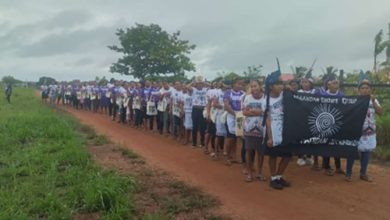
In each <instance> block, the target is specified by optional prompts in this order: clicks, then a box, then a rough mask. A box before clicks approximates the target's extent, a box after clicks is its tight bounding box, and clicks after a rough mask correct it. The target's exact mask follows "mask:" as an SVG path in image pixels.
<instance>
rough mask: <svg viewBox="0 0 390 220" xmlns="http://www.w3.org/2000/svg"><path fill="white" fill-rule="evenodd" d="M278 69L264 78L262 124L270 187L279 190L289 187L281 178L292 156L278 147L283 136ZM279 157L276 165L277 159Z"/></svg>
mask: <svg viewBox="0 0 390 220" xmlns="http://www.w3.org/2000/svg"><path fill="white" fill-rule="evenodd" d="M280 75H281V73H280V71H275V72H273V73H271V74H270V75H269V76H268V77H267V79H266V91H267V92H266V98H265V99H264V104H263V105H262V106H264V108H265V109H263V112H264V118H263V125H264V123H265V125H266V136H264V138H266V142H265V144H266V145H267V148H266V150H265V154H266V155H268V156H269V160H268V162H269V168H270V174H271V180H270V187H271V188H273V189H278V190H281V189H283V188H284V187H290V185H291V184H290V183H289V182H288V181H286V180H285V179H284V178H283V174H284V171H285V170H286V168H287V166H288V163H289V162H290V159H291V157H292V154H291V153H290V152H286V151H284V150H281V149H280V148H278V146H279V145H280V144H281V143H282V137H283V134H282V132H283V114H284V113H283V82H282V81H281V79H280ZM278 157H280V158H281V160H280V162H279V165H278V166H277V159H278Z"/></svg>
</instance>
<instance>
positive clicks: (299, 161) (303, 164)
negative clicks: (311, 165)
mask: <svg viewBox="0 0 390 220" xmlns="http://www.w3.org/2000/svg"><path fill="white" fill-rule="evenodd" d="M297 164H298V166H301V167H302V166H305V165H306V162H305V160H304V159H302V158H299V159H298V160H297Z"/></svg>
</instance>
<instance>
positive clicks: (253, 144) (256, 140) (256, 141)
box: [244, 136, 266, 155]
mask: <svg viewBox="0 0 390 220" xmlns="http://www.w3.org/2000/svg"><path fill="white" fill-rule="evenodd" d="M244 138H245V147H246V149H248V150H258V151H259V152H260V154H261V155H264V153H265V148H266V146H265V145H264V144H263V138H261V137H251V136H245V137H244Z"/></svg>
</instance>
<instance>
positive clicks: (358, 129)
mask: <svg viewBox="0 0 390 220" xmlns="http://www.w3.org/2000/svg"><path fill="white" fill-rule="evenodd" d="M368 103H369V97H365V96H344V97H336V96H319V95H312V94H306V93H291V92H288V91H285V92H284V93H283V108H284V109H283V112H284V120H283V142H282V146H281V148H284V149H285V150H288V151H290V152H292V153H296V154H311V155H321V156H339V157H348V156H350V157H355V158H356V157H358V153H357V146H358V143H359V139H360V137H361V135H362V127H363V123H364V119H365V117H366V115H367V110H368Z"/></svg>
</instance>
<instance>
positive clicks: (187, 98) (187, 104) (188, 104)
mask: <svg viewBox="0 0 390 220" xmlns="http://www.w3.org/2000/svg"><path fill="white" fill-rule="evenodd" d="M180 99H181V102H183V108H184V112H186V113H189V112H192V95H190V94H189V93H188V92H187V93H182V95H181V98H180Z"/></svg>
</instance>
